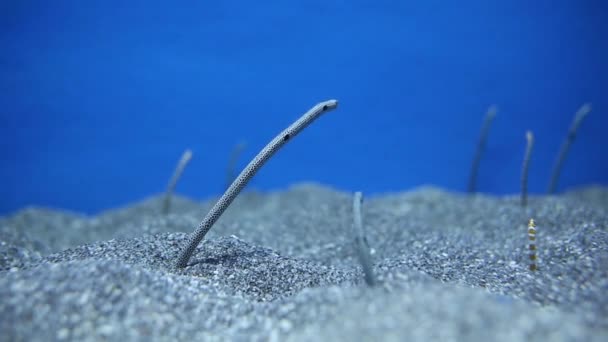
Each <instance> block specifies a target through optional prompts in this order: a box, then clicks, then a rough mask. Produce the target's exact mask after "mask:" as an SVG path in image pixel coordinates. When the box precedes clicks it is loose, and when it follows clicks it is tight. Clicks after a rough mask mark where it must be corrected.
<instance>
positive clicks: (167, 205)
mask: <svg viewBox="0 0 608 342" xmlns="http://www.w3.org/2000/svg"><path fill="white" fill-rule="evenodd" d="M190 159H192V151H190V150H185V151H184V154H182V157H181V158H180V159H179V162H178V163H177V166H176V167H175V171H174V172H173V176H172V177H171V180H169V184H168V185H167V191H166V192H165V200H164V201H163V214H165V215H167V214H169V210H170V209H171V197H172V196H173V192H174V191H175V186H176V185H177V181H179V179H180V178H181V177H182V173H184V169H185V168H186V166H188V163H189V162H190Z"/></svg>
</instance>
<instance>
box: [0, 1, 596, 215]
mask: <svg viewBox="0 0 608 342" xmlns="http://www.w3.org/2000/svg"><path fill="white" fill-rule="evenodd" d="M126 3H128V4H126ZM607 42H608V3H607V2H606V1H603V0H595V1H583V0H572V1H560V0H554V1H545V0H541V1H534V2H532V1H523V0H510V1H500V2H498V1H481V0H475V1H436V0H427V1H416V2H414V1H388V0H365V1H363V0H350V1H337V0H323V1H317V0H312V1H310V0H309V1H295V0H293V1H278V0H273V1H213V2H211V1H179V2H170V1H157V0H146V1H128V2H127V1H116V0H103V1H101V0H87V1H76V0H71V1H58V2H49V1H32V0H20V1H3V2H2V3H1V4H0V87H1V91H0V157H1V160H2V166H1V168H0V177H1V179H2V193H3V194H4V195H3V196H0V213H7V212H11V211H13V210H16V209H18V208H21V207H23V206H25V205H44V206H51V207H58V208H65V209H70V210H77V211H83V212H86V213H95V212H97V211H99V210H103V209H107V208H111V207H116V206H120V205H124V204H126V203H129V202H131V201H135V200H139V199H141V198H143V197H145V196H149V195H152V194H155V193H159V192H162V191H163V190H164V188H165V185H166V182H167V181H168V179H169V177H170V176H171V173H172V171H173V168H174V166H175V163H176V162H177V160H178V159H179V157H180V155H181V153H182V151H183V150H184V149H186V148H190V149H192V150H193V152H194V158H193V160H192V162H191V164H190V166H189V167H188V169H187V170H186V171H185V173H184V176H183V178H182V180H181V182H180V184H179V185H178V189H177V191H178V192H179V193H182V194H185V195H188V196H193V197H197V198H203V197H208V196H212V195H217V194H219V193H220V192H221V191H222V189H223V186H224V178H225V172H226V171H225V169H226V164H227V162H228V159H229V156H230V151H231V150H232V148H233V147H234V146H235V145H236V144H238V143H239V142H241V141H246V142H247V149H246V150H245V151H244V153H243V155H242V158H241V164H240V166H243V165H244V164H245V163H246V162H248V160H249V159H250V158H252V157H253V156H254V155H255V154H256V153H257V151H258V150H259V149H260V148H261V147H263V146H264V145H265V144H266V143H267V142H268V141H269V140H270V139H271V138H273V137H274V135H275V134H276V133H278V132H279V131H281V130H282V129H284V128H285V127H286V126H287V125H289V124H290V123H291V122H292V121H293V120H295V119H296V118H298V117H299V116H300V115H301V114H302V113H303V112H305V111H306V110H308V109H309V108H310V107H311V106H313V105H314V104H315V103H317V102H319V101H322V100H326V99H330V98H336V99H338V100H339V101H340V107H339V109H338V110H336V111H334V112H331V113H329V114H327V115H326V116H325V117H322V118H321V119H319V121H317V122H315V123H314V124H313V125H312V126H311V127H310V128H308V129H307V130H306V131H304V132H303V133H302V135H300V136H298V137H297V138H296V139H294V140H293V141H291V142H290V143H289V144H288V145H287V146H285V148H284V149H283V150H281V151H280V152H279V154H277V155H276V156H275V158H273V159H272V160H271V161H270V162H269V163H268V164H267V165H266V166H265V167H264V168H263V169H262V171H261V172H260V173H259V174H258V175H257V176H256V178H255V179H254V180H253V182H252V183H251V185H250V186H251V187H252V188H257V189H260V190H272V189H282V188H285V187H287V186H289V185H291V184H293V183H295V182H299V181H317V182H321V183H324V184H327V185H331V186H333V187H336V188H338V189H343V190H348V191H355V190H361V191H363V192H365V193H366V194H374V193H376V194H377V193H382V192H387V191H399V190H407V189H411V188H413V187H416V186H419V185H424V184H433V185H437V186H441V187H445V188H447V189H451V190H455V191H464V190H465V189H466V184H467V180H468V174H469V168H470V163H471V159H472V157H473V152H474V149H475V143H476V141H477V137H478V134H479V129H480V126H481V122H482V119H483V116H484V114H485V111H486V109H487V108H488V106H489V105H491V104H496V105H498V107H499V113H498V116H497V117H496V120H495V121H494V124H493V126H492V129H491V133H490V136H489V140H488V145H487V149H486V153H485V157H484V159H483V160H482V162H481V168H480V171H479V183H478V189H479V190H480V191H482V192H486V193H494V194H508V193H516V192H518V191H519V177H520V169H521V160H522V158H523V152H524V147H525V138H524V134H525V131H526V130H527V129H531V130H533V131H534V133H535V135H536V146H535V150H534V154H533V157H532V158H533V159H532V164H531V166H530V185H529V188H530V191H531V192H532V193H543V192H544V191H545V189H546V186H547V183H548V181H549V175H550V171H551V167H552V164H553V161H554V158H555V156H556V154H557V151H558V149H559V145H560V144H561V142H562V140H563V138H564V137H565V134H566V132H567V129H568V126H569V124H570V121H571V120H572V117H573V115H574V113H575V112H576V110H577V109H578V108H579V107H580V106H581V105H582V104H583V103H584V102H591V103H592V105H593V111H592V112H591V114H590V115H589V116H588V117H587V119H586V120H585V122H583V124H582V126H581V130H580V132H579V135H578V137H577V141H576V142H575V143H574V145H573V146H572V149H571V151H570V152H571V153H570V155H569V158H568V160H567V161H566V164H565V168H564V170H563V172H562V178H561V180H560V187H559V189H560V190H564V189H567V188H570V187H575V186H581V185H586V184H591V183H600V184H608V158H606V157H607V152H606V146H608V144H607V143H608V135H607V134H606V132H607V129H608V119H607V118H608V116H607V112H608V93H607V92H606V91H607V89H608V64H607V62H606V61H608V52H607V51H606V48H607V47H608V43H607Z"/></svg>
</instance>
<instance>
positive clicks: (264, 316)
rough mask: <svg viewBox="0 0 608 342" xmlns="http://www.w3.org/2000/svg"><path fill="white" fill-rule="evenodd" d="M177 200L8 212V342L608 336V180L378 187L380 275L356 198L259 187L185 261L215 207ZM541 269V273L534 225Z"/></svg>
mask: <svg viewBox="0 0 608 342" xmlns="http://www.w3.org/2000/svg"><path fill="white" fill-rule="evenodd" d="M161 202H162V197H161V196H159V197H157V198H152V199H149V200H146V201H144V202H142V203H138V204H135V205H133V206H130V207H127V208H124V209H119V210H114V211H109V212H106V213H102V214H100V215H98V216H95V217H86V216H81V215H78V214H74V213H66V212H61V211H52V210H47V209H40V208H29V209H24V210H23V211H20V212H18V213H16V214H14V215H12V216H9V217H4V218H0V299H1V301H0V318H1V319H0V334H1V335H0V339H1V340H3V341H53V340H73V341H99V340H112V341H116V340H122V341H127V340H128V341H175V340H178V341H190V340H192V341H200V340H237V341H239V340H243V341H245V340H247V341H249V340H270V341H285V340H288V341H319V340H326V341H336V340H342V341H380V340H383V341H406V340H407V341H432V340H441V341H456V340H459V341H522V340H538V341H593V340H597V341H601V340H604V339H606V338H607V337H608V295H607V293H608V189H606V188H600V187H591V188H586V189H583V190H579V191H574V192H568V193H565V194H563V195H560V196H552V197H532V198H531V199H530V201H529V202H530V206H529V209H528V210H527V212H524V211H523V210H522V209H521V207H520V206H519V199H518V197H517V196H512V197H493V196H483V195H476V196H468V195H464V194H455V193H449V192H445V191H442V190H440V189H436V188H420V189H417V190H415V191H411V192H404V193H398V194H389V195H384V196H377V197H371V198H367V199H366V201H365V202H364V204H363V214H364V218H363V220H364V224H365V228H366V231H367V234H368V235H367V238H368V240H369V243H370V245H371V247H372V248H373V251H372V252H373V258H374V264H375V266H374V271H375V273H376V274H377V276H378V278H379V280H380V285H379V286H377V287H375V288H369V287H367V286H366V285H365V283H364V281H363V274H362V271H361V269H360V267H359V266H358V264H357V258H356V253H355V251H354V250H353V246H354V237H353V235H352V234H353V227H352V197H351V194H349V193H344V192H338V191H334V190H332V189H330V188H327V187H322V186H319V185H315V184H302V185H298V186H295V187H292V188H290V189H288V190H287V191H284V192H276V193H268V194H261V193H256V192H246V193H244V194H242V196H241V197H239V198H237V200H236V201H235V203H233V205H232V206H231V207H230V208H229V209H228V211H227V212H226V213H225V214H224V216H223V217H222V218H221V219H220V221H219V222H218V223H217V224H216V226H215V227H214V228H213V229H212V230H211V232H210V233H209V234H208V235H207V238H206V239H205V240H204V241H203V243H202V244H201V245H200V246H199V249H198V250H197V254H196V255H195V257H194V258H193V261H195V262H196V263H195V264H194V265H193V266H190V267H187V268H186V269H183V270H179V271H178V270H175V269H173V268H172V264H173V262H174V261H175V257H176V256H177V254H178V251H179V249H180V248H181V247H182V246H183V244H184V243H185V241H186V238H187V234H189V233H190V232H192V231H193V230H194V228H195V226H196V225H197V224H198V223H199V221H200V219H201V218H202V217H203V216H204V214H205V213H206V212H207V210H208V209H209V208H210V206H211V205H212V204H213V203H214V202H213V201H206V202H202V203H197V202H194V201H191V200H188V199H184V198H176V199H174V205H173V208H174V210H173V211H172V213H171V214H170V215H168V216H162V215H161V214H160V208H161ZM530 216H532V217H534V218H535V220H536V222H537V230H538V234H537V237H538V240H537V245H538V248H539V262H538V265H539V268H540V270H539V271H537V272H531V271H529V270H528V264H529V260H528V257H527V254H528V251H527V243H528V241H527V230H526V222H527V219H528V218H529V217H530Z"/></svg>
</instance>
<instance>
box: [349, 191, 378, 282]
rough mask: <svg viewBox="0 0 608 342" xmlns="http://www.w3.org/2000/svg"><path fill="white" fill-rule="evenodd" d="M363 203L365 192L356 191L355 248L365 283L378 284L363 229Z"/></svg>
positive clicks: (354, 205)
mask: <svg viewBox="0 0 608 342" xmlns="http://www.w3.org/2000/svg"><path fill="white" fill-rule="evenodd" d="M362 203H363V193H361V192H360V191H357V192H355V195H354V196H353V226H354V228H355V248H356V252H357V257H358V258H359V263H360V264H361V268H362V269H363V275H364V276H365V283H366V284H367V285H368V286H374V285H376V277H375V276H374V265H373V262H372V256H371V253H370V251H369V244H368V243H367V239H366V238H365V230H364V229H363V220H362V219H361V204H362Z"/></svg>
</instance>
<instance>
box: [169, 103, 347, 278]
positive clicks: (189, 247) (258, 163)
mask: <svg viewBox="0 0 608 342" xmlns="http://www.w3.org/2000/svg"><path fill="white" fill-rule="evenodd" d="M336 107H338V101H336V100H328V101H325V102H321V103H319V104H317V105H316V106H314V107H312V108H311V109H310V110H309V111H308V112H306V113H304V115H302V117H300V118H299V119H298V120H296V122H294V123H292V124H291V126H289V127H287V128H286V129H285V130H284V131H283V132H281V133H280V134H279V135H277V136H276V137H275V138H274V139H272V141H271V142H269V143H268V145H266V146H265V147H264V148H263V149H262V150H261V151H260V152H259V153H258V154H257V155H256V156H255V158H253V160H252V161H250V162H249V164H248V165H247V166H246V167H245V169H243V171H241V173H240V174H239V176H238V177H237V178H236V179H235V180H234V181H233V182H232V184H231V185H230V186H229V187H228V189H226V192H224V194H223V195H222V197H221V198H220V199H219V200H218V201H217V203H215V205H214V206H213V208H211V210H210V211H209V213H207V215H206V216H205V218H203V221H201V223H200V224H199V225H198V227H197V228H196V230H195V231H194V232H193V233H192V234H191V235H190V237H189V239H188V242H187V244H186V246H185V247H184V249H182V251H181V252H180V254H179V256H178V259H177V262H176V264H175V266H176V267H177V268H184V267H186V266H187V265H188V261H189V260H190V258H191V257H192V254H194V250H195V249H196V247H197V246H198V244H199V243H200V242H201V240H202V239H203V238H204V237H205V235H206V234H207V232H209V229H211V227H212V226H213V224H214V223H215V222H216V221H217V220H218V219H219V218H220V216H221V215H222V214H223V213H224V211H225V210H226V208H228V206H229V205H230V203H232V201H233V200H234V199H235V198H236V196H238V194H239V193H240V192H241V190H243V188H244V187H245V185H247V183H249V181H250V180H251V178H253V176H254V175H255V174H256V173H257V172H258V170H259V169H260V168H261V167H262V166H263V165H264V163H266V161H268V159H270V157H272V156H273V155H274V154H275V153H276V152H277V151H278V150H279V149H280V148H281V147H283V145H285V143H286V142H288V141H289V140H290V139H291V138H293V137H295V136H296V135H297V134H298V133H300V132H301V131H302V130H303V129H304V128H306V127H307V126H308V125H310V124H311V123H312V122H313V121H315V120H316V119H317V118H319V117H320V116H321V115H322V114H324V113H326V112H329V111H330V110H333V109H335V108H336Z"/></svg>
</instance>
